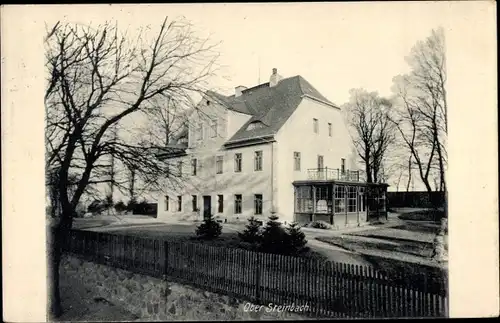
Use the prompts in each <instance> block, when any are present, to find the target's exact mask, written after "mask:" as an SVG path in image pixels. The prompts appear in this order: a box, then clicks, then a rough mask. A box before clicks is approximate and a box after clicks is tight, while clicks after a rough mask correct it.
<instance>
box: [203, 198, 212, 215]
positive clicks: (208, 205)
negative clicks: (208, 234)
mask: <svg viewBox="0 0 500 323" xmlns="http://www.w3.org/2000/svg"><path fill="white" fill-rule="evenodd" d="M211 213H212V197H211V196H206V195H205V196H203V218H204V219H208V218H210V215H211Z"/></svg>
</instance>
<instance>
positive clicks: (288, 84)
mask: <svg viewBox="0 0 500 323" xmlns="http://www.w3.org/2000/svg"><path fill="white" fill-rule="evenodd" d="M304 96H308V97H311V98H313V99H316V100H319V101H322V102H324V103H326V104H328V105H332V106H334V107H335V105H334V104H333V103H332V102H330V101H329V100H328V99H327V98H325V97H324V96H323V95H322V94H321V93H319V92H318V90H316V89H315V88H314V87H313V86H312V85H311V84H310V83H309V82H308V81H307V80H305V79H304V78H303V77H302V76H300V75H298V76H294V77H290V78H286V79H283V80H281V81H280V82H279V83H278V85H276V86H274V87H269V83H264V84H260V85H258V86H255V87H253V88H249V89H246V90H243V91H242V95H241V96H239V97H236V98H235V97H234V96H230V97H225V100H224V102H225V103H226V104H227V105H229V107H228V108H229V109H232V110H235V111H238V112H243V111H245V112H243V113H247V114H250V115H252V117H251V118H250V119H249V120H248V121H247V122H246V123H245V124H244V125H243V126H242V127H241V128H240V129H239V130H238V131H236V133H235V134H234V135H233V136H232V137H231V138H230V139H229V140H228V141H227V143H226V144H231V143H234V142H239V141H245V140H248V139H254V138H259V137H264V136H269V135H274V134H276V133H277V132H278V130H279V129H280V128H281V127H282V126H283V124H284V123H285V122H286V121H287V120H288V118H289V117H290V116H291V115H292V113H293V112H294V111H295V110H296V109H297V107H298V106H299V104H300V102H301V101H302V99H303V97H304ZM256 121H260V122H262V123H263V125H264V126H262V127H248V126H249V125H250V124H251V123H254V122H256Z"/></svg>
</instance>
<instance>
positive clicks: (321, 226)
mask: <svg viewBox="0 0 500 323" xmlns="http://www.w3.org/2000/svg"><path fill="white" fill-rule="evenodd" d="M307 226H308V227H310V228H315V229H325V230H328V229H331V228H332V226H331V224H330V223H328V222H325V221H321V220H319V221H313V222H311V223H309V224H308V225H307Z"/></svg>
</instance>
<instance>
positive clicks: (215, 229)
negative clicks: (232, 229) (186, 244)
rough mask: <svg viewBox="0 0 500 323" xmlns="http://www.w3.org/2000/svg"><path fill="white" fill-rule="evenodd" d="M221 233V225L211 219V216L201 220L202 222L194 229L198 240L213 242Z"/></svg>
mask: <svg viewBox="0 0 500 323" xmlns="http://www.w3.org/2000/svg"><path fill="white" fill-rule="evenodd" d="M221 233H222V225H221V224H220V223H219V222H217V221H215V220H214V219H213V216H212V215H210V217H208V218H206V219H205V220H203V222H202V223H201V224H200V225H199V226H198V227H197V228H196V235H197V236H198V238H200V239H204V240H213V239H215V238H217V237H219V236H220V234H221Z"/></svg>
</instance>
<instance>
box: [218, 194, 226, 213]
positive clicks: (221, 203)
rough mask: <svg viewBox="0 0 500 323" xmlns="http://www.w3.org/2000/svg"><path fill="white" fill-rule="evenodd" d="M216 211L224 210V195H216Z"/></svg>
mask: <svg viewBox="0 0 500 323" xmlns="http://www.w3.org/2000/svg"><path fill="white" fill-rule="evenodd" d="M217 212H219V213H223V212H224V195H217Z"/></svg>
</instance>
